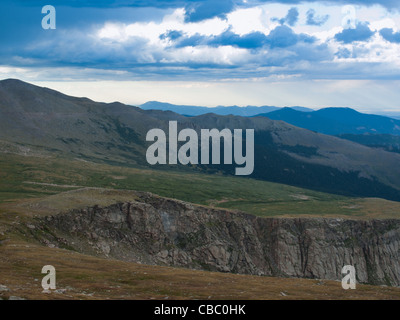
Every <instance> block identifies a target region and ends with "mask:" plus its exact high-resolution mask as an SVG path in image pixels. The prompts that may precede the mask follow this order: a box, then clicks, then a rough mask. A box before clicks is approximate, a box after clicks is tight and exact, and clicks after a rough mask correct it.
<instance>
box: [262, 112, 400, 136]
mask: <svg viewBox="0 0 400 320" xmlns="http://www.w3.org/2000/svg"><path fill="white" fill-rule="evenodd" d="M258 116H263V117H267V118H269V119H271V120H281V121H285V122H287V123H290V124H292V125H294V126H296V127H300V128H304V129H308V130H312V131H316V132H320V133H324V134H329V135H342V134H367V133H369V134H391V135H400V120H396V119H392V118H389V117H385V116H379V115H372V114H364V113H360V112H358V111H356V110H353V109H350V108H326V109H320V110H317V111H312V112H301V111H297V110H294V109H292V108H283V109H281V110H276V111H272V112H268V113H264V114H259V115H258Z"/></svg>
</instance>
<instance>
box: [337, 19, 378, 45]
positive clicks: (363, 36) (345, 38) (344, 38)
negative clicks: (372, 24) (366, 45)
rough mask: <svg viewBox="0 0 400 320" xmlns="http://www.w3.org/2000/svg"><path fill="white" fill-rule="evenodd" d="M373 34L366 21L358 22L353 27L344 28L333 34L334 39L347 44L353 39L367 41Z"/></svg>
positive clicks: (353, 40)
mask: <svg viewBox="0 0 400 320" xmlns="http://www.w3.org/2000/svg"><path fill="white" fill-rule="evenodd" d="M374 34H375V32H374V31H371V29H370V28H369V27H368V23H358V24H357V26H356V28H355V29H344V30H343V31H342V32H339V33H337V34H336V35H335V39H336V41H339V42H342V43H345V44H349V43H353V42H355V41H367V40H369V39H370V38H371V37H372V36H373V35H374Z"/></svg>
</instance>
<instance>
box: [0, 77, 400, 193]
mask: <svg viewBox="0 0 400 320" xmlns="http://www.w3.org/2000/svg"><path fill="white" fill-rule="evenodd" d="M170 120H177V121H178V123H179V130H180V129H183V128H193V129H195V130H196V131H197V132H200V130H201V129H202V128H208V129H212V128H217V129H220V130H221V129H224V128H229V129H231V130H233V129H239V128H240V129H254V130H255V170H254V173H253V174H252V176H251V177H253V178H257V179H262V180H268V181H274V182H281V183H285V184H290V185H294V186H301V187H307V188H310V189H315V190H321V191H325V192H333V193H337V194H345V195H354V196H371V197H382V198H386V199H390V200H400V169H399V166H398V164H399V163H400V155H398V154H394V153H389V152H385V151H381V150H375V149H372V148H368V147H366V146H362V145H359V144H356V143H353V142H350V141H345V140H342V139H339V138H336V137H331V136H326V135H323V134H317V133H314V132H311V131H309V130H305V129H301V128H297V127H294V126H292V125H289V124H286V123H284V122H281V121H273V120H270V119H268V118H266V117H262V116H260V117H252V118H249V117H240V116H232V115H230V116H220V115H216V114H206V115H201V116H197V117H184V116H182V115H178V114H176V113H173V112H170V111H167V112H164V111H157V110H150V111H147V110H142V109H139V108H135V107H131V106H126V105H123V104H120V103H111V104H105V103H98V102H94V101H91V100H89V99H85V98H74V97H69V96H66V95H63V94H61V93H58V92H56V91H53V90H50V89H46V88H40V87H37V86H33V85H30V84H27V83H24V82H21V81H18V80H5V81H0V140H1V141H0V142H1V143H0V148H1V149H2V150H3V151H10V150H12V149H13V148H14V149H15V148H17V149H18V148H22V147H24V148H28V149H32V150H41V152H48V153H56V154H60V155H62V156H67V157H74V158H81V159H90V160H95V161H102V162H108V163H111V164H112V163H118V164H122V165H126V166H139V167H144V166H148V164H147V161H146V156H145V154H146V150H147V148H148V146H149V145H150V143H148V142H146V134H147V132H148V130H150V129H153V128H161V129H163V130H164V131H165V132H168V121H170ZM1 149H0V150H1ZM156 168H157V169H163V170H167V169H171V168H173V169H178V170H199V171H201V172H204V171H206V172H217V171H219V172H223V173H226V174H232V173H233V172H234V166H227V165H219V166H218V165H210V166H203V165H199V166H196V167H194V168H193V167H185V166H182V165H177V166H161V165H158V166H156Z"/></svg>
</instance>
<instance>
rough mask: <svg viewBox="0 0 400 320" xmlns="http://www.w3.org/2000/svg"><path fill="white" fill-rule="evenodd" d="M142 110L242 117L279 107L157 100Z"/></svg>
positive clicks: (303, 109)
mask: <svg viewBox="0 0 400 320" xmlns="http://www.w3.org/2000/svg"><path fill="white" fill-rule="evenodd" d="M139 107H140V108H142V109H143V110H162V111H172V112H176V113H179V114H182V115H186V116H199V115H202V114H207V113H214V114H218V115H224V116H227V115H234V116H242V117H251V116H255V115H258V114H260V113H268V112H272V111H277V110H280V109H281V108H278V107H274V106H261V107H256V106H247V107H239V106H227V107H225V106H218V107H213V108H211V107H210V108H209V107H201V106H189V105H175V104H171V103H166V102H158V101H149V102H146V103H144V104H142V105H140V106H139ZM292 109H294V110H298V111H302V112H311V111H314V110H312V109H309V108H304V107H292Z"/></svg>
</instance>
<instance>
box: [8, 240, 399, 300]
mask: <svg viewBox="0 0 400 320" xmlns="http://www.w3.org/2000/svg"><path fill="white" fill-rule="evenodd" d="M44 265H53V266H54V267H55V268H56V272H57V274H56V275H57V289H66V291H65V292H64V293H55V292H53V293H51V294H46V293H42V288H41V279H42V277H43V276H44V275H42V274H41V273H40V272H41V269H42V267H43V266H44ZM0 284H1V285H5V286H7V287H8V288H9V289H10V291H8V292H1V293H0V297H3V298H8V297H9V296H11V295H13V296H18V297H23V298H26V299H45V300H48V299H85V300H87V299H90V300H91V299H177V300H180V299H216V300H219V299H228V300H234V299H244V300H248V299H251V300H265V299H268V300H271V299H272V300H275V299H276V300H279V299H285V300H295V299H307V300H310V299H311V300H313V299H317V300H327V299H335V300H336V299H345V300H348V299H349V300H350V299H351V300H353V299H390V300H392V299H396V300H399V299H400V288H390V287H378V286H366V285H358V286H357V289H356V290H349V291H346V290H343V289H342V287H341V283H340V282H337V281H325V280H324V281H319V280H307V279H287V278H273V277H258V276H248V275H235V274H224V273H216V272H206V271H195V270H187V269H180V268H171V267H159V266H148V265H140V264H135V263H128V262H121V261H116V260H106V259H100V258H96V257H92V256H87V255H83V254H79V253H76V252H71V251H67V250H63V249H57V248H47V247H42V246H38V245H35V244H31V243H27V242H24V241H21V240H18V239H11V240H9V241H8V242H3V244H2V245H0ZM282 293H283V294H284V295H283V294H282ZM285 295H286V296H285Z"/></svg>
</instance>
